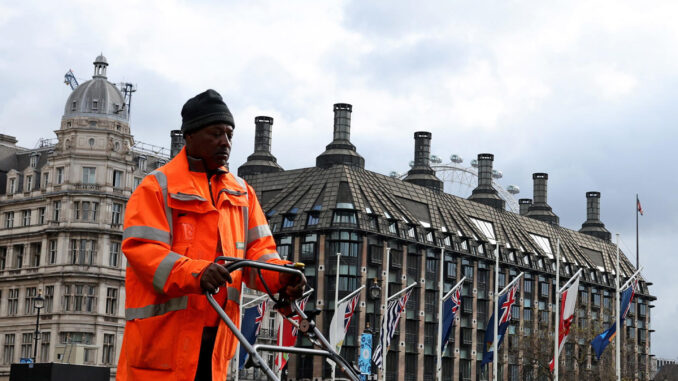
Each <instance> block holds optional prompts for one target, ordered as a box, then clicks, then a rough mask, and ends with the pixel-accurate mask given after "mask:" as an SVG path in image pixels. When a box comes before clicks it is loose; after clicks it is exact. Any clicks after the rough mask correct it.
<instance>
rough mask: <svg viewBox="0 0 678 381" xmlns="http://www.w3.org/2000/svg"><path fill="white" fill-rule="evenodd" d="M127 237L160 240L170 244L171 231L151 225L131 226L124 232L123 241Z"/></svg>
mask: <svg viewBox="0 0 678 381" xmlns="http://www.w3.org/2000/svg"><path fill="white" fill-rule="evenodd" d="M127 238H141V239H148V240H151V241H158V242H163V243H166V244H167V245H169V244H170V233H169V232H166V231H164V230H161V229H157V228H154V227H151V226H143V225H138V226H129V227H127V228H126V229H125V231H124V232H123V233H122V239H123V241H124V240H126V239H127Z"/></svg>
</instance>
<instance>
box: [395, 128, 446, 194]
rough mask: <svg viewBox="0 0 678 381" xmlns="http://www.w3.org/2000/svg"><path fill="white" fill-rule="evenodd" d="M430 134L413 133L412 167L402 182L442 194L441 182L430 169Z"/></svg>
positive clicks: (424, 132) (423, 132) (422, 132)
mask: <svg viewBox="0 0 678 381" xmlns="http://www.w3.org/2000/svg"><path fill="white" fill-rule="evenodd" d="M430 157H431V133H430V132H426V131H419V132H415V133H414V166H413V167H412V169H410V170H409V171H408V172H407V177H405V180H404V181H407V182H408V183H412V184H417V185H421V186H423V187H427V188H430V189H433V190H434V191H438V192H442V190H443V182H442V181H441V180H440V179H439V178H438V177H436V172H435V171H434V170H433V168H431V165H430V163H429V158H430Z"/></svg>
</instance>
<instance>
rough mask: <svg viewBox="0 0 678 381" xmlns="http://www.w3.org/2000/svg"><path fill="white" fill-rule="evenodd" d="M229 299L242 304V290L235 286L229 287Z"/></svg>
mask: <svg viewBox="0 0 678 381" xmlns="http://www.w3.org/2000/svg"><path fill="white" fill-rule="evenodd" d="M227 290H228V300H230V301H232V302H235V303H237V304H240V291H238V289H237V288H235V287H227Z"/></svg>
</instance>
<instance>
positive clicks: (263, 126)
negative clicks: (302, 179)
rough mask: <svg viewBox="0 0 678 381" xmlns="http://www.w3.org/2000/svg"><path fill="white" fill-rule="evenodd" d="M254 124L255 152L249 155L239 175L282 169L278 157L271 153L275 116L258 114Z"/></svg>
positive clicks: (239, 169) (240, 168) (239, 170)
mask: <svg viewBox="0 0 678 381" xmlns="http://www.w3.org/2000/svg"><path fill="white" fill-rule="evenodd" d="M254 126H255V131H254V153H253V154H251V155H250V156H248V157H247V161H246V162H245V164H243V165H241V166H240V167H239V168H238V176H241V177H245V176H250V175H257V174H260V173H272V172H280V171H282V170H283V169H282V167H280V165H278V163H277V159H276V158H275V156H273V154H271V139H272V131H273V118H271V117H270V116H257V117H255V118H254Z"/></svg>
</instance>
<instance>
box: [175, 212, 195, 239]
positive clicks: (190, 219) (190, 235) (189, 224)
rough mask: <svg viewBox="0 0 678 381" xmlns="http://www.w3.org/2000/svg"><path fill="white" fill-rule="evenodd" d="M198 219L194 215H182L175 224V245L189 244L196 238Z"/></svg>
mask: <svg viewBox="0 0 678 381" xmlns="http://www.w3.org/2000/svg"><path fill="white" fill-rule="evenodd" d="M195 224H196V219H195V216H194V215H191V214H187V215H180V216H179V217H178V218H177V222H176V223H175V224H174V245H177V246H181V245H182V244H183V245H185V244H189V243H191V242H193V239H194V238H195Z"/></svg>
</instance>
